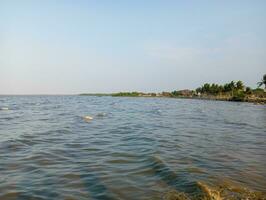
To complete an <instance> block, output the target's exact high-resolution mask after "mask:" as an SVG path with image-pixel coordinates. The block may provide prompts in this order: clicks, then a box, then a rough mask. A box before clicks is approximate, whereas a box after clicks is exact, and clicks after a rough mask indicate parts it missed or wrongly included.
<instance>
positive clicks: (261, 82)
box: [258, 74, 266, 89]
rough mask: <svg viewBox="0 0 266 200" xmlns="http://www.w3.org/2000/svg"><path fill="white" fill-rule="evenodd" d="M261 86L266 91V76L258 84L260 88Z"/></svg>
mask: <svg viewBox="0 0 266 200" xmlns="http://www.w3.org/2000/svg"><path fill="white" fill-rule="evenodd" d="M262 85H264V87H265V89H266V74H264V75H263V78H262V80H261V81H260V82H258V86H259V87H261V86H262Z"/></svg>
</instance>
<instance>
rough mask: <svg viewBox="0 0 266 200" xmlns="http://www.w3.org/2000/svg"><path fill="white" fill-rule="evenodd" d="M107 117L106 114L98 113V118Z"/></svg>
mask: <svg viewBox="0 0 266 200" xmlns="http://www.w3.org/2000/svg"><path fill="white" fill-rule="evenodd" d="M105 116H106V113H98V114H97V117H105Z"/></svg>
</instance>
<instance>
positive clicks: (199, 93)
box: [82, 74, 266, 102]
mask: <svg viewBox="0 0 266 200" xmlns="http://www.w3.org/2000/svg"><path fill="white" fill-rule="evenodd" d="M262 85H264V86H265V89H264V90H263V89H261V88H259V87H261V86H262ZM265 91H266V74H265V75H264V76H263V78H262V80H261V81H260V82H258V87H257V88H256V89H252V88H251V87H246V86H245V85H244V83H243V82H242V81H240V80H239V81H236V82H235V81H231V82H229V83H225V84H222V85H221V84H216V83H205V84H203V85H202V86H201V87H198V88H197V89H195V90H175V91H172V92H161V93H143V92H119V93H112V94H82V95H91V96H113V97H178V98H204V99H214V100H229V101H230V100H231V101H252V102H253V101H254V102H266V92H265Z"/></svg>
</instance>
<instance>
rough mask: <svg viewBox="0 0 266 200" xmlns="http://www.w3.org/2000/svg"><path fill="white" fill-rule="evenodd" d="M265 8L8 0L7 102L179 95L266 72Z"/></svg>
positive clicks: (2, 3)
mask: <svg viewBox="0 0 266 200" xmlns="http://www.w3.org/2000/svg"><path fill="white" fill-rule="evenodd" d="M265 10H266V1H256V0H254V1H245V0H241V1H237V0H236V1H229V0H225V1H213V0H209V1H185V0H184V1H178V0H175V1H167V0H164V1H163V0H161V1H156V0H150V1H149V0H147V1H138V0H136V1H126V0H124V1H122V0H121V1H118V0H117V1H107V0H106V1H104V0H103V1H99V0H95V1H90V0H86V1H85V0H84V1H83V0H77V1H72V0H57V1H54V0H46V1H41V0H32V1H29V0H24V1H19V0H17V1H15V0H0V94H77V93H82V92H92V93H93V92H117V91H144V92H148V91H153V92H160V91H171V90H176V89H184V88H189V89H193V88H196V87H198V86H199V85H202V84H203V83H205V82H217V83H224V82H228V81H230V80H238V79H240V80H243V81H244V82H245V83H246V85H250V86H252V87H255V86H256V83H257V82H258V81H259V80H260V79H261V78H262V76H263V74H265V73H266V37H265V35H266V22H265V21H266V12H265Z"/></svg>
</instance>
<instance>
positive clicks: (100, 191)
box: [0, 96, 266, 200]
mask: <svg viewBox="0 0 266 200" xmlns="http://www.w3.org/2000/svg"><path fill="white" fill-rule="evenodd" d="M7 108H8V109H7ZM85 116H91V117H92V118H93V119H85V118H84V117H85ZM265 166H266V106H265V105H253V104H251V103H236V102H222V101H206V100H192V99H170V98H128V97H92V96H0V199H1V200H2V199H5V200H6V199H7V200H8V199H19V200H20V199H22V200H23V199H47V200H48V199H62V200H67V199H68V200H70V199H77V200H82V199H132V200H135V199H136V200H142V199H247V198H249V199H265V193H266V167H265Z"/></svg>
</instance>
